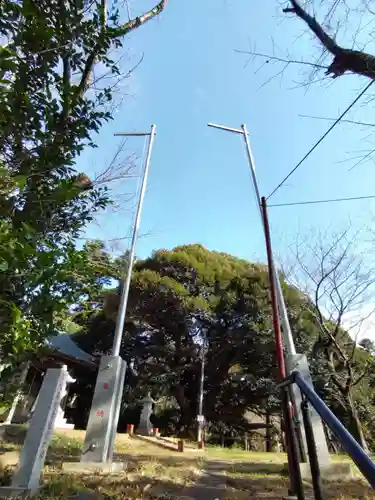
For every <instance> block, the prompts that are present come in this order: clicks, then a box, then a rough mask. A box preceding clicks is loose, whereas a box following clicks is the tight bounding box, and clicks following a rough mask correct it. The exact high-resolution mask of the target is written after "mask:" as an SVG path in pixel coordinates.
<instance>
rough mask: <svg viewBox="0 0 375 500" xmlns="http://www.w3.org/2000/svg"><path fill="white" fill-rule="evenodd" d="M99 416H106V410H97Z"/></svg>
mask: <svg viewBox="0 0 375 500" xmlns="http://www.w3.org/2000/svg"><path fill="white" fill-rule="evenodd" d="M96 416H97V417H104V410H96Z"/></svg>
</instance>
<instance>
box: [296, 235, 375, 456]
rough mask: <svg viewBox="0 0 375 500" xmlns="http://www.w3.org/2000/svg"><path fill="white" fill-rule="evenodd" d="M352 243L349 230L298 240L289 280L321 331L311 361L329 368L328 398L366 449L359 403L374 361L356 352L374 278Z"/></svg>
mask: <svg viewBox="0 0 375 500" xmlns="http://www.w3.org/2000/svg"><path fill="white" fill-rule="evenodd" d="M354 241H355V238H353V235H352V234H351V233H350V231H349V230H346V231H344V232H342V233H341V234H339V235H334V236H332V237H331V238H329V237H328V235H327V234H318V236H317V237H316V238H311V237H310V238H299V239H298V240H297V242H296V245H295V251H294V252H293V254H294V259H295V262H294V269H298V271H296V272H295V273H294V275H292V276H291V275H290V276H289V279H291V280H292V281H293V282H294V283H298V287H299V289H300V290H303V291H304V293H305V307H306V309H307V310H308V311H309V312H310V314H311V315H312V316H313V317H314V319H315V321H316V324H317V325H318V328H319V335H318V338H317V339H316V341H315V343H314V345H313V348H312V355H313V356H312V357H313V358H314V359H315V360H318V363H319V364H318V366H319V369H321V368H322V366H325V371H328V375H329V376H328V379H327V378H326V380H325V381H324V385H323V387H321V389H322V390H323V392H325V393H326V394H325V398H326V399H327V397H331V398H333V399H334V400H335V402H336V404H337V403H338V404H339V405H340V406H341V407H342V409H343V410H344V414H346V416H348V425H349V428H350V429H351V430H352V432H353V433H354V435H355V437H356V439H357V440H358V442H359V443H360V444H361V446H362V447H363V448H365V449H367V444H366V440H365V437H364V433H363V429H362V425H361V422H360V417H359V412H358V409H357V407H358V400H356V398H357V396H358V394H359V391H360V389H361V385H362V386H363V385H364V384H366V382H367V381H366V378H367V379H368V377H369V375H370V372H371V370H372V369H373V367H374V358H373V356H372V354H371V353H368V354H366V353H365V352H364V351H361V350H359V349H358V348H357V339H358V335H359V332H360V327H361V325H362V323H363V321H364V320H365V319H367V317H368V316H369V315H371V314H372V312H373V311H372V310H371V311H370V312H367V313H364V312H363V311H364V310H365V309H364V308H365V306H366V305H367V304H368V303H369V301H370V299H371V297H373V293H374V289H373V286H374V283H375V275H374V270H373V268H372V266H369V265H368V264H367V263H366V260H365V259H364V258H363V257H362V256H361V255H358V254H356V252H355V247H354ZM348 332H349V333H348ZM367 345H368V344H367ZM327 389H328V392H329V391H330V392H331V394H330V396H329V395H328V394H327Z"/></svg>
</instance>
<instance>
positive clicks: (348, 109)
mask: <svg viewBox="0 0 375 500" xmlns="http://www.w3.org/2000/svg"><path fill="white" fill-rule="evenodd" d="M373 83H374V80H371V82H370V83H369V84H367V85H366V86H365V87H364V88H363V89H362V90H361V92H360V93H359V94H358V95H357V97H356V98H355V99H354V100H353V101H352V102H351V103H350V104H349V106H348V107H347V108H346V109H345V111H343V112H342V113H341V115H340V116H339V117H338V118H336V120H335V121H334V123H333V124H332V125H331V126H330V127H329V128H328V130H327V131H326V132H325V133H324V134H323V135H322V136H321V138H320V139H319V140H318V141H317V142H316V143H315V144H314V145H313V146H312V147H311V148H310V149H309V151H308V152H307V153H306V154H305V156H304V157H303V158H302V159H301V160H300V161H299V162H298V163H297V165H296V166H295V167H294V168H293V169H292V170H291V171H290V172H289V173H288V175H287V176H285V177H284V179H283V180H282V181H281V182H280V183H279V184H278V185H277V186H276V187H275V189H274V190H273V191H272V193H271V194H270V195H268V196H267V200H269V199H270V198H271V196H273V195H274V194H275V193H276V191H278V190H279V189H280V188H281V186H282V185H283V184H284V183H285V182H286V181H287V180H288V179H289V177H290V176H291V175H293V174H294V172H295V171H296V170H297V169H298V168H299V167H300V166H301V165H302V163H303V162H304V161H305V160H307V158H308V157H309V156H310V155H311V153H312V152H313V151H314V150H315V149H316V148H317V147H318V146H319V145H320V144H321V143H322V142H323V141H324V139H325V138H326V137H327V135H328V134H329V133H330V132H331V131H332V130H333V129H334V128H335V127H336V125H338V124H339V123H340V121H341V120H342V119H343V118H344V116H345V115H346V114H347V113H348V112H349V111H350V110H351V108H352V107H353V106H354V105H355V104H356V103H357V102H358V101H359V99H360V98H361V97H362V96H363V94H364V93H365V92H367V90H368V89H369V88H370V87H371V85H372V84H373Z"/></svg>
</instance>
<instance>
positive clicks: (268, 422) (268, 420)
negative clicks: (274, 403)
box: [266, 409, 272, 453]
mask: <svg viewBox="0 0 375 500" xmlns="http://www.w3.org/2000/svg"><path fill="white" fill-rule="evenodd" d="M266 426H267V427H266V452H267V453H270V452H271V451H272V432H271V431H272V427H271V415H270V412H269V410H268V409H267V410H266Z"/></svg>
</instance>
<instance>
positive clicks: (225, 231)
mask: <svg viewBox="0 0 375 500" xmlns="http://www.w3.org/2000/svg"><path fill="white" fill-rule="evenodd" d="M151 4H152V2H150V1H146V0H145V1H143V0H139V1H137V2H133V5H132V8H133V13H138V12H140V11H141V8H146V7H149V6H150V5H151ZM136 7H137V9H136ZM138 8H139V11H138ZM304 30H305V28H304V26H303V25H302V24H301V23H300V22H299V21H298V20H296V19H294V18H293V17H291V18H285V16H284V15H283V14H282V12H281V9H280V6H279V4H278V2H277V1H276V0H263V1H262V2H251V1H249V0H204V1H202V0H201V1H199V2H198V1H197V0H194V1H193V0H190V1H188V2H186V1H182V0H180V1H179V0H170V2H169V3H168V5H167V8H166V10H165V12H164V13H163V14H162V15H161V16H160V17H159V18H158V19H157V20H154V21H152V22H151V23H149V24H147V25H146V26H143V27H142V28H141V29H139V30H137V31H136V32H134V33H133V34H132V36H131V37H130V38H128V39H127V40H125V41H124V45H125V47H126V48H127V47H129V48H131V51H132V54H133V57H134V60H136V59H137V57H140V55H141V54H142V53H144V61H143V62H142V64H141V65H140V67H139V68H138V69H137V70H136V72H135V73H134V74H133V76H132V78H131V79H129V80H128V87H127V92H128V93H129V94H130V95H129V96H128V97H125V98H124V100H123V103H122V105H121V107H120V108H119V110H118V111H117V112H116V115H115V120H114V121H113V122H111V123H110V124H109V125H106V126H105V127H104V128H103V129H102V130H101V133H100V135H99V137H98V141H97V142H98V145H99V148H98V149H96V150H94V151H87V152H85V153H84V155H83V156H82V158H81V159H80V162H79V165H78V168H79V169H80V170H84V171H86V172H91V171H92V169H93V165H96V166H98V165H99V166H100V165H101V164H103V165H104V164H105V163H106V162H107V161H108V159H109V158H110V157H111V155H112V154H113V153H114V152H115V149H116V145H117V144H118V138H115V137H113V133H115V132H120V131H129V130H148V129H149V127H150V125H151V123H155V124H156V125H157V137H156V141H155V147H154V153H153V156H152V160H151V168H150V178H149V186H148V190H147V194H146V199H145V204H144V212H143V218H142V224H141V233H148V232H149V233H150V234H149V235H148V236H146V237H143V238H141V239H140V240H139V243H138V247H137V255H138V256H139V257H141V258H143V257H146V256H147V255H149V254H150V253H151V251H152V250H154V249H158V248H172V247H174V246H176V245H180V244H187V243H202V244H203V245H205V246H207V247H208V248H210V249H215V250H219V251H224V252H229V253H232V254H234V255H238V256H241V257H244V258H248V259H256V260H264V258H265V252H264V241H263V235H262V231H261V227H260V222H259V215H258V212H257V208H256V205H255V201H254V196H253V191H252V187H251V182H250V176H249V171H248V164H247V161H246V156H245V150H244V146H243V143H242V139H241V138H240V137H239V136H234V135H232V134H226V133H224V132H219V131H215V130H212V129H209V128H208V127H207V126H206V124H207V122H216V123H220V124H225V125H228V126H233V127H240V125H241V123H246V124H247V126H248V129H249V132H250V141H251V146H252V150H253V154H254V157H255V162H256V167H257V174H258V178H259V184H260V190H261V194H264V195H268V194H269V193H270V192H271V191H272V190H273V188H274V187H275V186H276V185H277V184H278V183H279V181H281V179H282V178H283V177H284V176H285V175H286V173H288V172H289V170H290V169H291V168H293V167H294V165H295V164H296V163H297V162H298V161H299V160H300V159H301V157H302V156H303V155H304V154H305V153H306V151H307V150H308V149H309V148H310V147H311V145H312V144H313V143H314V142H315V141H316V140H317V139H318V138H319V137H320V135H321V134H322V133H323V132H324V131H325V130H326V129H327V128H328V126H329V123H328V122H325V121H320V120H312V119H306V118H302V117H300V116H299V115H301V114H304V115H315V116H327V117H336V116H338V114H339V113H340V112H341V111H343V110H344V109H345V107H346V106H347V105H348V104H349V103H350V102H351V101H352V100H353V99H354V98H355V96H356V95H357V94H358V92H359V91H360V89H361V88H362V87H363V86H364V85H365V84H366V80H364V79H362V78H360V77H357V76H345V77H343V78H340V79H338V80H336V81H335V82H334V84H333V85H327V84H324V83H323V84H322V83H317V84H313V85H312V86H310V87H309V88H307V87H306V86H303V85H299V84H301V83H303V82H306V80H307V76H308V75H309V70H308V71H307V72H306V70H303V69H301V67H299V66H293V65H291V66H289V67H288V68H287V69H286V71H285V72H284V74H283V78H282V80H281V78H280V77H279V78H275V79H273V80H272V81H270V82H269V83H267V84H266V85H263V84H264V83H265V82H267V80H268V79H269V78H270V77H271V76H273V75H275V74H276V73H277V72H278V71H279V70H280V69H281V67H280V66H279V65H276V64H266V65H264V66H263V67H262V68H261V69H260V70H258V69H259V67H260V66H261V64H262V61H260V60H255V61H254V60H251V61H250V62H248V64H247V66H246V67H244V66H245V63H246V62H247V61H248V57H247V56H244V55H241V54H238V53H235V51H234V49H240V50H241V49H243V50H246V49H247V48H248V47H249V43H251V44H252V47H253V48H254V47H255V50H256V51H259V52H267V53H272V51H273V50H274V49H275V50H276V52H277V54H278V55H279V56H281V57H282V56H285V53H286V51H287V50H289V52H290V53H292V54H293V56H295V57H296V58H298V57H300V56H303V57H304V58H305V59H306V60H308V59H309V57H310V55H311V56H313V55H314V54H316V52H315V49H316V47H317V44H316V43H314V42H313V41H312V40H311V38H310V37H309V36H308V35H304V36H302V37H300V35H301V33H303V31H304ZM366 50H368V51H370V52H371V46H367V48H366ZM303 71H304V73H303ZM328 83H331V82H328ZM371 111H372V110H371V107H370V106H367V107H365V106H363V105H358V106H357V107H356V108H355V109H354V110H353V112H351V114H350V117H351V118H357V119H361V120H367V121H371V114H372V113H371ZM368 134H369V130H364V129H361V128H358V127H354V126H351V125H340V126H339V127H338V128H337V129H336V130H335V131H334V132H332V134H330V136H329V138H328V139H327V140H326V141H325V142H324V143H323V144H322V145H321V146H320V147H319V149H318V150H317V151H316V152H315V153H313V154H312V155H311V156H310V158H309V159H308V160H307V161H306V162H305V163H304V164H303V166H302V167H301V168H300V169H299V170H298V171H297V172H296V173H295V174H294V175H293V176H292V177H291V179H290V180H289V181H288V182H287V185H286V186H285V187H283V188H282V189H280V190H279V191H278V193H277V194H275V196H274V197H273V198H272V201H273V202H274V203H283V202H292V201H301V200H306V199H308V200H311V199H320V198H334V197H347V196H362V195H372V194H375V188H374V187H373V179H374V174H373V170H374V168H375V167H374V165H373V163H372V162H369V163H366V164H364V165H359V166H357V167H356V168H355V169H353V170H352V171H349V168H350V166H351V165H352V163H342V160H344V159H345V158H348V156H349V157H350V156H355V155H356V154H357V153H353V151H356V150H360V149H362V150H368V149H371V140H370V139H371V138H369V137H367V136H368ZM369 141H370V142H369ZM128 148H129V152H132V151H134V152H136V153H137V154H140V153H141V150H142V143H141V140H140V139H138V138H137V139H135V138H134V139H131V140H130V141H129V142H128ZM124 189H125V190H129V191H131V190H132V189H133V190H134V183H131V182H130V181H129V184H128V186H127V185H125V188H124ZM133 206H134V203H128V204H127V205H125V206H124V207H123V210H122V211H121V212H120V213H117V214H113V213H107V214H106V215H105V216H102V217H100V218H99V221H98V224H95V225H93V226H92V227H90V228H89V229H88V231H87V236H88V237H91V238H101V239H104V240H109V239H111V238H116V237H122V236H126V235H127V234H129V225H130V224H131V214H132V207H133ZM373 208H374V205H373V202H371V201H361V202H351V203H341V204H335V205H320V206H316V205H315V206H304V207H285V208H273V209H270V219H271V225H272V231H273V239H274V246H275V248H274V250H275V252H276V253H277V254H281V255H283V254H285V253H286V252H287V246H288V244H290V243H291V242H292V241H293V238H294V235H295V232H296V230H297V229H298V230H302V231H303V230H304V228H309V227H310V226H314V227H317V228H319V227H327V225H328V224H330V225H332V227H335V228H340V227H342V226H344V225H345V224H346V223H347V221H348V219H349V218H350V219H351V220H352V221H353V224H354V225H363V224H368V225H371V221H372V213H373ZM301 228H302V229H301Z"/></svg>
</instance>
